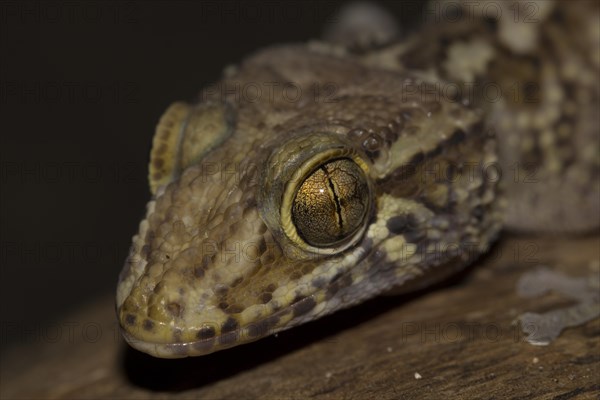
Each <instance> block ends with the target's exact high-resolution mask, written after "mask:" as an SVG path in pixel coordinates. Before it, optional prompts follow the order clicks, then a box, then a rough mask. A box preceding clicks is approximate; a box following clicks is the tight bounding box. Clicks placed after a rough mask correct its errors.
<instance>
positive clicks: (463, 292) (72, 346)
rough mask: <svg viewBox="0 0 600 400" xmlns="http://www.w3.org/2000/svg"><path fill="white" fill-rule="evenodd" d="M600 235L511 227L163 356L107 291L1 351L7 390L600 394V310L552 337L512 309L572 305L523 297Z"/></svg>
mask: <svg viewBox="0 0 600 400" xmlns="http://www.w3.org/2000/svg"><path fill="white" fill-rule="evenodd" d="M599 248H600V237H599V236H592V237H581V238H576V239H571V240H568V241H565V240H561V239H558V238H533V237H508V238H507V237H506V236H505V237H504V239H503V240H502V241H501V242H500V243H498V244H497V245H496V246H495V247H494V249H493V252H492V253H491V254H490V255H488V256H487V257H485V258H483V259H481V260H480V261H479V262H477V263H476V265H474V266H473V268H470V269H469V270H467V271H465V272H464V273H463V274H461V275H460V276H458V277H456V278H454V279H453V280H452V281H451V282H447V283H445V284H444V285H441V286H438V287H437V288H435V290H428V291H425V292H421V293H418V294H414V295H411V296H404V297H382V298H378V299H375V300H373V301H370V302H368V303H366V304H363V305H360V306H358V307H355V308H352V309H349V310H345V311H342V312H339V313H337V314H335V315H332V316H330V317H326V318H323V319H321V320H319V321H315V322H313V323H310V324H307V325H304V326H301V327H298V328H295V329H292V330H290V331H287V332H283V333H281V334H279V335H278V336H277V337H269V338H267V339H263V340H261V341H258V342H255V343H252V344H249V345H244V346H240V347H237V348H233V349H231V350H227V351H222V352H218V353H214V354H212V355H209V356H205V357H200V358H191V359H181V360H159V359H154V358H152V357H149V356H146V355H144V354H141V353H138V352H136V351H134V350H132V349H130V348H128V347H127V346H126V345H125V344H124V343H123V342H122V340H121V339H120V338H119V335H118V331H117V329H116V324H115V320H114V310H113V307H114V306H113V297H112V295H111V296H107V297H106V298H104V299H101V300H99V301H98V302H97V303H96V304H93V305H90V306H88V307H83V308H82V310H81V311H80V312H79V313H77V314H76V315H73V316H71V317H69V318H66V319H65V320H64V321H60V322H58V323H57V325H56V326H55V329H54V330H53V331H52V330H48V331H47V332H43V329H42V330H40V331H41V332H36V333H30V336H31V337H30V338H29V339H27V338H25V339H24V340H23V343H22V344H20V345H19V346H17V347H14V348H12V349H10V350H9V351H8V352H5V354H3V355H2V361H1V363H2V364H1V371H0V372H1V382H0V383H1V386H0V398H2V399H11V398H61V399H67V398H73V399H74V398H77V399H83V398H94V399H95V398H176V399H179V398H207V399H219V398H277V399H284V398H318V399H342V398H348V399H368V398H377V399H388V398H389V399H398V398H409V399H410V398H444V397H449V398H486V399H490V398H520V399H528V398H556V399H571V398H595V399H597V398H599V396H600V320H599V319H596V320H594V321H591V322H589V323H587V324H585V325H583V326H580V327H578V328H572V329H569V330H567V331H565V332H564V333H563V334H562V335H561V336H560V337H559V338H558V340H557V341H555V342H554V343H552V344H551V345H549V346H545V347H536V346H532V345H530V344H528V343H526V342H525V341H524V340H523V335H522V334H521V332H520V328H519V327H518V325H515V323H514V320H515V318H516V317H517V316H518V315H519V314H520V313H522V312H525V311H537V312H544V311H548V310H550V309H553V308H556V307H562V306H566V305H569V304H571V302H570V301H569V300H568V299H565V298H563V297H560V296H559V295H556V294H550V295H546V296H544V297H542V298H538V299H522V298H519V297H518V296H517V294H516V291H515V285H516V282H517V281H518V279H519V277H520V276H521V275H522V274H523V273H524V272H526V271H528V270H530V269H531V268H532V267H535V266H536V265H538V264H544V265H548V266H549V267H551V268H553V269H555V270H559V271H563V272H566V273H568V274H569V275H571V276H589V275H591V274H598V273H600V272H599V271H598V263H599V261H598V260H600V254H599V251H600V250H599Z"/></svg>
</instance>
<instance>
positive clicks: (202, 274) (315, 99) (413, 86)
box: [117, 17, 600, 358]
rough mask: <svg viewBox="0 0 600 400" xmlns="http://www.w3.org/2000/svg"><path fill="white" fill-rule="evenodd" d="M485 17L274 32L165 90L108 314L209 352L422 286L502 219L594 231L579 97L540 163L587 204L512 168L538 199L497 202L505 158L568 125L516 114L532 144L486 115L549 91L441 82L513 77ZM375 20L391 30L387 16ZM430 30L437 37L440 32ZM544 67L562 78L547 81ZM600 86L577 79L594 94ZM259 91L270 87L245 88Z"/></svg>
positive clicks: (461, 261) (151, 334)
mask: <svg viewBox="0 0 600 400" xmlns="http://www.w3.org/2000/svg"><path fill="white" fill-rule="evenodd" d="M548 18H550V17H548ZM549 20H551V18H550V19H549ZM563 22H564V21H563ZM596 22H597V21H596ZM538 25H539V26H538ZM555 25H556V24H555ZM536 26H538V28H536V29H542V28H541V27H545V28H544V29H546V30H549V31H552V29H554V28H553V27H554V25H553V23H549V22H540V23H539V24H537V25H536ZM556 26H557V28H560V27H561V26H559V25H556ZM346 28H347V27H344V28H343V29H346ZM340 29H341V28H340ZM461 29H462V30H461ZM485 29H488V30H485ZM495 29H497V27H489V26H487V25H486V24H484V23H483V22H482V21H479V20H477V19H472V20H470V21H469V23H468V24H465V27H464V29H463V28H460V29H458V28H456V29H455V30H452V29H450V28H449V27H448V26H444V24H437V25H436V26H434V27H429V28H425V30H424V31H423V33H422V34H421V35H420V36H416V37H414V38H408V39H407V40H405V41H403V42H401V43H397V42H394V41H393V40H391V38H392V37H391V35H390V37H389V38H387V39H389V40H388V42H386V43H384V44H385V45H383V44H382V43H377V46H376V47H377V50H374V49H373V48H369V46H368V45H367V46H365V45H364V43H371V42H372V41H371V42H369V40H366V41H362V40H359V41H358V42H354V43H333V44H332V43H324V42H315V43H311V44H308V45H287V46H280V47H273V48H269V49H266V50H264V51H262V52H259V53H257V54H256V55H254V56H253V57H251V58H249V59H247V60H246V61H244V62H243V63H242V64H241V65H240V66H239V67H237V68H235V69H234V70H232V69H229V70H228V71H227V73H226V77H225V78H224V79H223V81H221V82H220V83H219V84H218V85H216V86H215V87H216V88H217V90H214V89H215V87H213V88H211V89H209V90H206V91H204V92H203V93H202V96H201V97H202V98H201V101H200V102H199V103H198V104H197V105H195V106H189V105H186V104H183V103H177V104H176V105H174V106H172V107H171V108H170V109H169V110H168V111H167V112H166V113H165V115H164V116H163V118H162V119H161V122H160V123H159V126H158V128H157V133H156V135H155V139H154V146H153V150H152V154H151V164H150V184H151V189H152V191H153V193H154V197H153V199H152V200H151V201H150V202H149V203H148V206H147V214H146V217H145V219H144V220H143V221H142V222H141V224H140V229H139V232H138V234H137V235H136V236H134V238H133V245H132V247H131V252H130V255H129V257H128V259H127V261H126V263H125V267H124V269H123V271H122V273H121V275H120V278H119V285H118V289H117V313H118V318H119V321H120V324H121V327H122V330H123V334H124V336H125V338H126V339H127V340H128V342H129V343H130V344H131V345H132V346H133V347H135V348H137V349H139V350H141V351H144V352H147V353H149V354H152V355H154V356H157V357H165V358H174V357H185V356H195V355H202V354H207V353H211V352H214V351H217V350H220V349H224V348H227V347H232V346H236V345H238V344H241V343H245V342H249V341H253V340H257V339H260V338H261V337H264V336H267V335H270V334H272V333H275V332H278V331H281V330H284V329H288V328H290V327H293V326H295V325H298V324H301V323H304V322H306V321H310V320H313V319H316V318H319V317H321V316H323V315H326V314H329V313H332V312H334V311H336V310H339V309H341V308H345V307H349V306H351V305H353V304H356V303H359V302H362V301H364V300H366V299H369V298H371V297H374V296H376V295H378V294H381V293H384V292H389V291H390V290H396V291H397V290H403V291H406V290H411V289H414V288H416V287H422V286H425V285H427V284H429V283H431V282H434V281H437V280H439V279H442V278H443V277H445V276H447V275H449V274H451V273H453V272H455V271H456V270H458V269H460V268H462V267H464V266H465V265H467V264H468V263H470V262H472V260H473V259H474V258H475V257H476V256H477V255H479V254H481V253H483V252H485V251H486V250H487V249H488V247H489V246H490V244H491V243H492V242H493V240H494V238H495V237H496V236H497V234H498V232H499V231H500V229H501V228H502V227H503V226H505V221H504V217H505V216H508V218H507V222H508V223H509V224H510V226H513V227H516V228H519V229H521V228H522V229H538V228H539V227H540V223H541V222H540V221H541V220H544V219H548V218H561V219H560V221H556V220H554V219H553V220H552V222H553V223H552V224H551V226H550V227H551V228H556V227H559V226H560V225H561V223H563V224H564V223H566V221H569V222H570V225H568V226H567V228H568V230H581V229H590V228H594V224H597V221H598V218H595V220H594V221H596V222H593V223H590V222H589V221H590V218H589V217H590V213H594V212H596V213H597V196H596V198H593V195H597V194H598V184H597V181H596V182H595V183H594V181H593V178H594V177H597V176H598V152H596V153H595V154H593V155H590V151H589V150H586V148H587V147H589V146H592V148H593V149H596V150H597V149H598V138H597V137H593V136H590V132H591V131H592V130H593V129H596V130H595V132H596V134H597V125H596V126H594V125H593V123H592V122H590V120H589V117H590V115H589V113H588V114H586V112H588V111H585V110H581V109H579V110H578V111H577V113H579V114H578V117H580V118H584V119H585V118H587V119H586V120H585V121H580V120H577V122H575V120H568V121H572V122H573V123H572V124H570V125H569V126H568V129H571V131H570V132H571V134H570V136H569V138H568V139H565V140H564V143H563V142H561V146H563V145H564V146H563V147H564V148H568V149H569V151H570V153H569V154H570V155H568V157H567V156H564V157H563V156H562V155H561V154H562V153H560V154H559V155H556V154H557V153H556V152H555V153H553V154H554V155H553V156H548V157H545V156H544V157H541V158H538V159H536V160H535V161H536V163H537V164H536V165H537V166H538V167H540V171H542V174H541V175H540V179H543V180H544V181H547V182H555V183H548V184H549V185H555V184H556V182H558V184H568V185H572V186H569V187H572V189H573V193H571V194H570V195H572V197H571V198H572V199H574V201H577V202H578V203H577V204H579V205H581V206H580V207H579V209H578V211H577V210H573V209H572V208H570V207H572V204H571V206H564V205H556V204H555V203H556V202H555V201H550V200H549V199H546V198H543V197H542V198H541V199H540V197H539V196H540V193H539V192H540V190H541V191H542V193H544V190H546V189H543V188H542V189H540V188H536V187H537V186H539V185H529V187H527V186H524V187H519V188H513V187H512V183H511V182H504V183H503V184H504V186H505V187H506V188H507V190H508V196H507V197H508V199H509V201H512V202H514V201H528V203H527V204H526V205H528V209H529V210H534V209H535V210H537V209H539V208H541V210H537V211H536V213H535V215H533V214H530V215H531V218H528V219H525V220H523V219H519V217H521V216H522V215H523V213H522V209H523V208H525V205H523V204H521V206H522V208H521V209H519V211H518V212H515V211H511V207H510V205H511V203H510V202H509V203H508V205H509V206H508V210H509V211H508V212H507V211H506V210H507V207H506V201H505V198H504V196H503V195H502V192H501V186H502V183H501V182H500V179H499V174H498V172H499V171H503V167H506V166H507V165H509V163H510V162H512V159H511V158H510V157H509V156H508V155H511V156H512V157H513V158H515V157H516V158H517V159H518V160H521V159H526V157H528V155H529V154H530V153H531V152H532V151H534V149H535V151H534V152H535V153H536V154H539V153H541V154H543V155H545V154H547V150H551V149H555V148H556V147H549V146H550V144H549V143H556V141H551V140H549V139H542V137H544V138H545V136H544V133H545V132H548V131H550V132H555V131H556V132H559V131H560V129H563V128H560V127H559V125H557V124H560V123H561V121H562V120H561V121H558V120H555V119H552V123H550V122H547V123H546V122H544V123H543V124H542V125H539V126H538V125H535V126H534V125H527V124H524V125H522V126H521V125H519V127H520V128H519V129H522V130H519V131H518V132H519V134H522V135H523V136H522V137H521V139H523V140H525V139H526V138H528V137H529V138H533V139H531V140H533V142H534V145H533V146H531V145H528V146H525V145H523V143H519V141H518V140H514V139H510V138H509V137H510V133H511V129H514V126H510V125H506V124H504V125H502V124H500V126H499V127H498V126H497V125H499V124H498V121H497V120H496V119H497V118H498V116H502V118H508V119H512V118H513V115H516V114H518V113H525V114H526V115H527V116H530V117H531V118H532V119H534V120H535V118H534V117H532V116H534V115H536V112H537V111H538V108H540V107H541V108H543V107H546V103H545V100H544V102H541V103H540V104H536V105H535V106H537V108H536V107H533V108H531V107H530V108H527V106H526V105H523V104H520V103H515V102H502V103H501V104H498V105H496V104H491V105H490V104H486V103H485V102H482V101H481V99H480V98H479V97H478V96H474V97H473V98H472V99H470V100H471V101H466V100H469V99H465V98H464V96H463V97H462V99H457V98H449V97H448V96H447V95H445V93H444V92H443V90H444V82H447V81H449V80H452V79H454V81H456V82H459V84H460V85H464V84H465V82H467V81H469V80H473V81H474V82H476V81H478V80H481V81H483V80H485V79H498V80H499V82H502V79H503V78H505V77H506V76H508V77H511V76H512V75H510V74H512V73H514V69H509V68H507V69H506V71H507V74H505V75H502V68H501V67H502V66H503V65H504V64H503V63H508V62H512V61H511V60H513V59H517V60H521V59H520V58H519V57H520V56H514V55H513V54H512V53H510V49H507V48H506V47H503V46H504V45H503V44H502V43H501V40H500V39H498V37H500V36H501V35H499V34H498V33H497V31H496V30H495ZM594 29H595V28H594ZM542 30H543V29H542ZM335 32H336V31H335V29H334V31H333V35H332V36H331V37H332V38H334V39H332V42H335V37H336V35H335ZM360 32H363V33H364V35H367V36H368V34H369V31H368V29H367V30H364V31H360ZM457 32H462V33H461V34H458V33H457ZM544 32H545V31H544ZM363 33H361V34H363ZM476 33H477V35H476ZM377 35H378V36H377V37H378V38H382V39H381V40H384V41H385V39H386V37H385V32H384V34H381V32H377ZM461 35H462V36H461ZM338 36H339V35H338ZM343 37H351V36H347V35H342V38H343ZM440 37H444V38H446V39H447V40H446V41H444V43H446V45H445V46H449V47H448V48H447V49H446V50H443V49H440V48H436V47H435V44H436V43H438V42H439V38H440ZM474 37H477V38H478V40H479V41H478V42H475V44H473V42H469V40H474V39H473V38H474ZM358 38H359V39H364V38H365V37H364V36H358ZM353 39H354V38H353ZM367 39H368V37H367ZM425 39H427V40H426V41H425V42H423V40H425ZM431 40H433V41H432V42H430V41H431ZM560 40H563V39H562V37H561V38H560V39H559V41H560ZM465 41H466V42H465ZM426 43H429V45H427V44H426ZM465 43H467V44H465ZM453 45H454V46H456V45H458V46H459V47H458V49H455V50H449V49H451V48H452V46H453ZM460 46H462V48H463V53H464V48H467V49H468V48H469V46H471V47H470V48H471V50H472V51H471V52H470V54H471V55H473V56H474V57H480V56H481V52H482V51H483V54H484V55H483V57H484V58H486V60H487V61H485V60H484V61H485V62H482V63H480V64H481V65H482V66H480V67H475V69H474V70H473V71H471V70H470V69H469V68H473V65H474V64H473V63H475V61H473V63H470V64H468V66H467V67H460V66H456V67H455V66H453V65H451V64H452V63H453V62H457V60H461V59H462V58H461V47H460ZM465 46H466V47H465ZM538 48H539V47H538V46H535V47H533V49H526V50H527V51H530V52H533V53H535V57H537V61H536V62H541V63H542V66H544V67H545V68H547V69H549V70H553V69H552V68H555V67H553V66H555V64H556V63H557V62H560V61H561V60H562V59H561V58H560V57H561V53H560V51H562V50H560V46H558V45H557V49H558V50H556V52H555V53H552V52H550V53H548V52H547V51H545V50H544V51H542V50H538ZM428 49H429V50H431V51H429V52H428V51H426V50H428ZM457 53H458V56H457V55H456V54H457ZM467 53H469V52H468V50H467ZM444 54H446V56H444ZM452 54H454V55H452ZM548 54H550V55H554V56H555V57H550V56H549V55H548ZM444 57H447V58H445V59H444ZM532 57H533V56H529V58H527V60H531V58H532ZM594 57H596V55H593V56H592V58H593V59H594V60H596V59H595V58H594ZM598 58H600V56H598ZM407 59H411V60H412V61H415V62H416V61H418V62H419V63H421V64H420V65H414V66H410V65H409V63H407V62H406V60H407ZM596 61H597V60H596ZM515 62H521V61H515ZM523 62H525V61H523ZM582 65H583V66H585V67H588V64H586V63H585V62H584V63H583V64H582ZM428 66H431V68H428ZM440 66H446V67H440ZM582 68H583V67H582ZM589 68H591V69H592V70H593V69H594V68H596V69H597V68H598V63H596V64H593V65H592V66H591V67H589ZM457 71H458V72H457ZM460 71H462V75H464V76H456V75H457V74H458V75H461V74H460ZM509 72H510V73H509ZM549 74H550V76H551V77H552V76H554V75H552V74H551V73H550V72H549ZM542 77H543V78H545V77H546V76H545V75H543V76H542ZM506 79H508V78H506ZM547 80H549V81H551V82H554V83H556V81H555V80H554V81H553V80H552V79H550V78H548V79H541V80H540V82H546V81H547ZM290 82H291V83H292V85H290ZM563 82H564V81H563ZM584 83H585V82H584ZM595 83H596V85H595V86H594V85H591V86H590V85H583V83H581V82H577V84H579V85H578V86H577V85H576V83H572V84H573V85H576V86H575V87H576V88H577V90H579V89H580V88H583V89H581V90H582V91H583V92H585V93H588V94H589V96H588V97H587V99H588V100H590V96H591V101H592V104H596V105H597V102H598V88H597V82H595ZM544 85H545V83H544ZM565 85H567V86H566V87H569V86H568V83H565ZM256 87H259V88H260V89H261V91H262V95H260V96H254V95H249V94H248V93H250V92H248V90H250V89H253V88H254V89H256ZM543 87H544V88H546V86H543ZM252 93H256V92H252ZM565 98H567V99H568V96H566V95H565V96H563V97H562V98H561V101H565ZM543 99H546V96H544V97H543ZM573 101H576V100H573ZM594 101H595V103H593V102H594ZM544 109H545V108H544ZM586 110H587V108H586ZM507 115H508V117H507ZM542 119H543V118H542ZM549 120H550V119H549ZM544 121H545V120H544ZM565 121H566V120H565ZM565 121H562V122H565ZM501 122H502V121H501ZM590 126H591V127H590ZM495 136H498V143H499V145H500V146H499V149H498V146H497V142H496V138H495ZM531 140H530V142H531ZM561 140H562V139H561ZM580 142H581V143H580ZM538 144H540V145H539V146H538ZM540 146H541V147H540ZM544 146H546V147H544ZM594 146H595V147H594ZM511 149H512V150H511ZM515 152H516V154H517V155H516V156H515ZM498 154H500V156H501V158H500V160H499V159H498ZM507 154H508V155H507ZM565 157H566V158H565ZM567 161H568V163H567ZM557 163H558V164H559V168H558V170H557V169H556V167H555V166H556V164H557ZM550 164H552V165H550ZM566 164H568V165H567V166H564V165H566ZM549 165H550V166H549ZM553 168H554V169H553ZM569 168H571V169H569ZM573 168H574V169H575V170H574V171H572V169H573ZM582 171H583V172H582ZM582 174H583V175H585V176H582ZM586 174H587V175H586ZM521 186H523V185H521ZM531 186H533V187H531ZM552 187H554V186H552ZM513 193H514V194H513ZM533 197H535V198H536V200H535V201H534V200H533ZM524 199H525V200H524ZM538 211H539V212H538ZM581 214H587V216H588V218H582V217H581ZM517 222H518V223H517Z"/></svg>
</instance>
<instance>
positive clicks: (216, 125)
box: [148, 102, 235, 194]
mask: <svg viewBox="0 0 600 400" xmlns="http://www.w3.org/2000/svg"><path fill="white" fill-rule="evenodd" d="M234 126H235V113H234V112H233V110H232V108H231V106H230V105H229V104H228V103H215V102H207V103H200V104H198V105H190V104H187V103H184V102H176V103H173V104H171V105H170V106H169V108H167V110H166V111H165V112H164V114H163V115H162V117H161V118H160V120H159V122H158V125H157V126H156V130H155V133H154V138H153V139H152V150H151V151H150V163H149V166H148V181H149V184H150V191H151V192H152V194H156V191H157V190H158V188H159V187H160V186H163V185H166V184H168V183H169V182H171V181H173V180H174V179H176V178H177V177H178V176H179V175H180V174H181V172H182V171H183V170H184V169H185V168H187V167H188V166H190V165H192V164H195V163H197V162H199V161H200V160H201V159H202V157H204V156H205V155H206V153H208V152H209V151H210V150H212V149H214V148H215V147H217V146H219V145H220V144H221V143H223V142H224V141H225V140H226V139H227V138H228V137H229V136H231V134H232V133H233V130H234Z"/></svg>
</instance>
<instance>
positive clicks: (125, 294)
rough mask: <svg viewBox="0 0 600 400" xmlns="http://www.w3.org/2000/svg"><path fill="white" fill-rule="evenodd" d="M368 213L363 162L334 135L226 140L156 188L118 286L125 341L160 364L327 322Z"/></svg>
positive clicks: (370, 191)
mask: <svg viewBox="0 0 600 400" xmlns="http://www.w3.org/2000/svg"><path fill="white" fill-rule="evenodd" d="M237 146H244V147H245V148H244V149H243V150H241V149H239V148H236V147H237ZM222 160H228V161H227V162H223V161H222ZM374 212H375V205H374V188H373V182H372V177H371V176H370V175H369V161H368V158H367V157H366V156H365V155H364V154H363V153H361V152H359V151H357V149H356V148H355V147H354V146H353V145H352V143H350V142H349V141H348V140H346V139H345V138H344V137H342V136H340V135H338V134H336V133H327V132H312V133H310V134H305V133H304V132H295V133H294V134H293V135H290V136H289V137H288V138H287V139H286V140H285V141H284V142H283V143H281V144H280V143H275V142H272V143H270V144H269V143H261V145H259V144H258V143H255V144H248V143H241V141H240V142H236V135H235V134H234V135H232V137H231V139H230V140H229V141H225V142H224V143H223V145H222V146H219V147H217V148H215V149H213V150H212V151H211V152H210V153H209V154H207V155H206V156H205V157H203V159H202V160H201V161H200V162H198V163H195V164H193V165H191V166H189V167H187V168H185V170H183V171H182V173H181V174H180V175H179V176H178V177H176V178H175V179H173V180H172V181H171V182H169V183H168V184H164V185H157V191H156V194H155V197H154V199H153V200H152V201H150V202H149V203H148V206H147V215H146V218H145V219H144V220H143V221H142V222H141V224H140V229H139V232H138V234H137V235H136V236H135V237H134V238H133V245H132V247H131V250H130V254H129V256H128V258H127V260H126V263H125V267H124V269H123V271H122V273H121V275H120V279H119V285H118V290H117V312H118V318H119V321H120V325H121V327H122V332H123V334H124V337H125V338H126V339H127V341H128V342H129V343H130V344H131V345H132V346H133V347H135V348H137V349H139V350H141V351H144V352H146V353H149V354H151V355H155V356H159V357H168V358H170V357H184V356H192V355H201V354H206V353H210V352H213V351H216V350H220V349H223V348H227V347H231V346H234V345H238V344H240V343H244V342H249V341H253V340H256V339H259V338H261V337H264V336H267V335H269V334H271V333H274V332H277V331H278V330H281V329H284V328H289V327H291V326H293V325H295V324H298V323H301V322H302V321H304V320H310V319H314V318H316V317H317V316H318V315H320V314H323V313H327V312H330V310H329V308H330V307H331V306H332V305H333V304H334V303H335V302H336V301H337V303H338V305H339V303H340V301H339V300H336V301H332V302H329V306H328V307H326V305H327V304H328V301H326V300H330V299H331V298H333V297H334V296H335V295H336V294H337V292H338V291H340V290H342V289H344V288H346V287H349V286H351V284H352V276H351V274H350V273H349V271H350V270H351V269H352V268H353V267H354V266H355V265H356V263H357V260H358V259H359V258H361V254H363V255H364V254H366V247H365V246H367V242H366V241H365V239H366V234H365V233H366V229H367V227H368V226H369V222H370V221H371V220H372V218H373V217H374ZM338 308H339V306H338Z"/></svg>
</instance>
